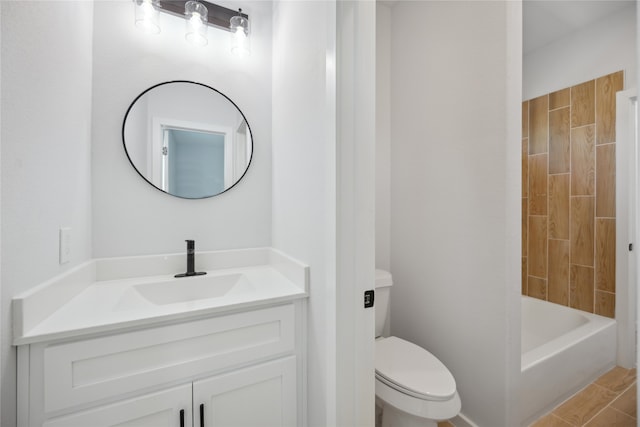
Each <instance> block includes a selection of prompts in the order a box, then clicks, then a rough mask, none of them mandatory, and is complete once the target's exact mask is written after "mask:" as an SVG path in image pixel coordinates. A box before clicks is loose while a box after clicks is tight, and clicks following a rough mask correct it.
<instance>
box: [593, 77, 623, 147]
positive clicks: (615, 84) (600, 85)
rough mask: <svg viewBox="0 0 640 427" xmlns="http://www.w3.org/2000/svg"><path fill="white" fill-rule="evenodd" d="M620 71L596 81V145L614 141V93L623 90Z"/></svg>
mask: <svg viewBox="0 0 640 427" xmlns="http://www.w3.org/2000/svg"><path fill="white" fill-rule="evenodd" d="M623 84H624V75H623V72H622V71H618V72H617V73H613V74H609V75H607V76H604V77H600V78H599V79H596V125H597V126H596V129H597V136H596V143H597V144H608V143H610V142H615V140H616V92H618V91H620V90H622V89H623Z"/></svg>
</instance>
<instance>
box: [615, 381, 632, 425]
mask: <svg viewBox="0 0 640 427" xmlns="http://www.w3.org/2000/svg"><path fill="white" fill-rule="evenodd" d="M637 395H638V392H637V385H636V384H634V385H632V386H631V387H629V388H628V389H627V390H626V391H624V392H623V393H622V394H621V395H620V396H619V397H618V398H617V399H616V400H614V401H613V403H611V407H612V408H613V409H617V410H618V411H620V412H623V413H625V414H627V415H629V416H631V417H633V418H638V411H637V407H636V399H637Z"/></svg>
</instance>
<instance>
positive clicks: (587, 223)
mask: <svg viewBox="0 0 640 427" xmlns="http://www.w3.org/2000/svg"><path fill="white" fill-rule="evenodd" d="M594 204H595V201H594V197H571V223H570V236H571V263H572V264H580V265H586V266H593V252H594V240H595V239H594V226H595V224H594V222H595V221H594V216H593V213H594ZM529 239H531V235H529ZM531 255H532V254H531V246H529V256H531Z"/></svg>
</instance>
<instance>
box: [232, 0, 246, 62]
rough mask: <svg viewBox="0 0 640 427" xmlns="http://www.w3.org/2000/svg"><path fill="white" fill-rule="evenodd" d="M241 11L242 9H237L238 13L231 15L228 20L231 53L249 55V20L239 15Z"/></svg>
mask: <svg viewBox="0 0 640 427" xmlns="http://www.w3.org/2000/svg"><path fill="white" fill-rule="evenodd" d="M241 12H242V9H240V10H238V15H236V16H234V17H232V18H231V20H230V21H229V24H230V25H229V28H230V29H231V53H232V54H233V55H236V56H249V55H251V43H250V39H249V32H250V31H249V20H248V19H246V18H245V17H243V16H242V15H240V13H241Z"/></svg>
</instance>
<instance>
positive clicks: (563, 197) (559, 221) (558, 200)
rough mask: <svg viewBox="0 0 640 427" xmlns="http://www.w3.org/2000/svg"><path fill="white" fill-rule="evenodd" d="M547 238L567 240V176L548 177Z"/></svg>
mask: <svg viewBox="0 0 640 427" xmlns="http://www.w3.org/2000/svg"><path fill="white" fill-rule="evenodd" d="M549 238H550V239H565V240H568V239H569V174H564V175H549Z"/></svg>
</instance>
